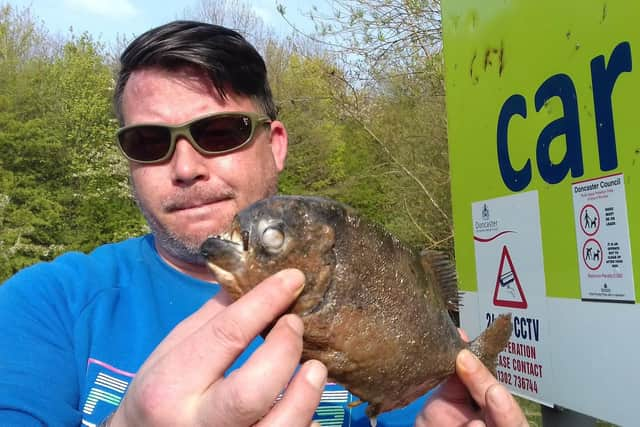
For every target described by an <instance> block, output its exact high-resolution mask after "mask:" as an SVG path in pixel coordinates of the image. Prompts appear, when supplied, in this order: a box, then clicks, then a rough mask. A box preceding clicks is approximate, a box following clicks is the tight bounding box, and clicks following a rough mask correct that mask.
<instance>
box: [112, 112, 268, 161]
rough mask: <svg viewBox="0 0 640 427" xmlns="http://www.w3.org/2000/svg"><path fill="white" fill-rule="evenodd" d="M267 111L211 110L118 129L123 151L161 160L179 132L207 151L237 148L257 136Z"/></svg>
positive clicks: (131, 155) (142, 158)
mask: <svg viewBox="0 0 640 427" xmlns="http://www.w3.org/2000/svg"><path fill="white" fill-rule="evenodd" d="M269 123H271V119H270V118H269V117H267V116H264V115H259V114H256V113H244V112H225V113H215V114H209V115H207V116H204V117H198V118H196V119H194V120H191V121H188V122H186V123H182V124H181V125H178V126H169V125H161V124H157V123H141V124H135V125H130V126H125V127H123V128H120V129H119V130H118V133H117V136H118V146H119V147H120V150H121V151H122V154H124V156H125V157H126V158H127V159H129V160H132V161H134V162H138V163H160V162H163V161H165V160H167V159H169V158H170V157H171V156H172V155H173V151H174V150H175V148H176V140H177V139H178V137H179V136H182V137H184V138H186V139H187V140H188V141H189V143H190V144H191V145H192V146H193V148H195V149H196V150H197V151H198V152H199V153H201V154H203V155H210V154H223V153H228V152H230V151H234V150H237V149H239V148H241V147H243V146H244V145H246V144H247V143H248V142H250V141H251V140H252V139H253V136H254V134H255V131H256V128H257V127H258V126H259V125H268V124H269Z"/></svg>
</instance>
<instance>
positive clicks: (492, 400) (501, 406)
mask: <svg viewBox="0 0 640 427" xmlns="http://www.w3.org/2000/svg"><path fill="white" fill-rule="evenodd" d="M486 396H487V401H488V402H489V404H490V405H491V406H493V407H494V408H495V409H497V410H498V411H500V412H506V411H508V410H509V409H510V408H511V404H512V399H511V395H510V394H509V391H508V390H507V388H506V387H505V386H503V385H501V384H495V385H492V386H491V387H489V390H487V395H486Z"/></svg>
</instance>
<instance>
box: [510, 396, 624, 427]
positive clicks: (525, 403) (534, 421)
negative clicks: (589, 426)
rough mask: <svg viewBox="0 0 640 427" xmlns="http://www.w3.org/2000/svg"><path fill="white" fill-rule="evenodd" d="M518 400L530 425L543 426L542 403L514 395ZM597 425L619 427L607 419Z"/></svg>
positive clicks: (597, 422) (599, 426) (598, 426)
mask: <svg viewBox="0 0 640 427" xmlns="http://www.w3.org/2000/svg"><path fill="white" fill-rule="evenodd" d="M514 397H515V398H516V400H517V401H518V404H519V405H520V407H521V408H522V410H523V411H524V415H525V416H526V417H527V421H528V422H529V426H530V427H543V426H542V412H541V411H540V404H538V403H536V402H532V401H531V400H527V399H523V398H520V397H518V396H514ZM596 426H597V427H617V425H616V424H611V423H608V422H606V421H600V420H598V421H596Z"/></svg>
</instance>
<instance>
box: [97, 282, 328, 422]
mask: <svg viewBox="0 0 640 427" xmlns="http://www.w3.org/2000/svg"><path fill="white" fill-rule="evenodd" d="M303 282H304V275H303V274H302V273H301V272H300V271H298V270H285V271H282V272H280V273H278V274H276V275H274V276H272V277H270V278H268V279H266V280H265V281H264V282H262V283H261V284H259V285H258V286H256V287H255V288H254V289H253V290H252V291H251V292H249V293H247V294H246V295H245V296H243V297H242V298H241V299H239V300H238V301H236V302H235V303H233V304H231V305H228V306H226V304H227V302H226V301H224V300H223V297H222V296H221V297H219V298H214V299H212V300H211V301H209V302H208V303H207V304H205V305H204V306H203V307H202V308H201V309H200V310H198V311H197V312H196V313H194V314H193V315H192V316H190V317H188V318H187V319H185V320H184V321H183V322H181V323H180V324H179V325H178V326H176V328H174V330H173V331H172V332H171V333H170V334H169V335H168V336H167V337H166V338H165V339H164V340H163V341H162V343H160V345H159V346H158V347H157V348H156V349H155V351H154V352H153V353H152V354H151V355H150V356H149V358H148V359H147V360H146V362H145V363H144V365H143V366H142V367H141V368H140V371H139V372H138V373H137V375H136V377H135V379H134V380H133V382H132V383H131V385H130V387H129V390H128V391H127V394H126V395H125V398H124V400H123V401H122V404H121V405H120V407H119V408H118V410H117V411H116V413H115V414H114V416H113V418H112V419H111V421H110V426H111V427H120V426H123V427H124V426H172V427H173V426H250V425H257V426H291V427H296V426H301V427H302V426H304V427H307V426H309V424H310V423H311V418H312V416H313V413H314V411H315V409H316V407H317V406H318V403H319V401H320V397H321V395H322V391H323V389H324V384H325V381H326V376H327V370H326V368H325V366H324V365H323V364H322V363H320V362H318V361H315V360H312V361H308V362H306V363H305V364H304V365H303V366H302V367H301V368H300V370H299V371H298V372H297V373H296V374H295V376H294V372H295V370H296V368H297V366H298V364H299V361H300V356H301V353H302V332H303V325H302V321H301V320H300V318H299V317H297V316H295V315H291V314H289V315H285V316H282V317H281V318H280V319H278V321H277V322H276V324H275V326H274V327H273V329H271V331H270V332H269V334H268V335H267V337H266V339H265V341H264V343H263V344H262V345H261V346H260V347H259V348H258V350H256V351H255V352H254V353H253V354H252V355H251V357H250V358H249V359H248V360H247V362H246V363H244V365H243V366H242V367H241V368H239V369H237V370H236V371H234V372H232V373H231V374H230V375H229V376H228V377H226V378H225V377H224V372H225V371H226V370H227V369H228V368H229V366H231V364H232V363H233V362H234V360H235V359H236V358H237V357H238V356H239V355H240V353H241V352H242V351H243V350H244V349H245V347H247V346H248V345H249V343H250V342H251V341H252V340H253V338H254V337H255V336H256V335H258V334H259V333H260V332H261V331H262V330H264V329H265V328H266V327H268V326H269V325H270V324H272V323H273V321H274V320H275V319H277V318H278V316H279V315H280V314H281V313H282V312H283V311H284V310H286V308H287V307H289V306H290V305H291V303H292V302H293V301H294V300H295V298H296V297H297V296H298V295H299V294H300V292H301V291H302V287H303ZM292 377H293V379H292ZM290 381H291V382H290ZM285 387H286V391H285V392H284V396H283V398H282V400H280V401H279V402H278V403H276V404H274V403H275V401H276V398H277V397H278V394H279V393H281V392H282V391H283V390H284V389H285Z"/></svg>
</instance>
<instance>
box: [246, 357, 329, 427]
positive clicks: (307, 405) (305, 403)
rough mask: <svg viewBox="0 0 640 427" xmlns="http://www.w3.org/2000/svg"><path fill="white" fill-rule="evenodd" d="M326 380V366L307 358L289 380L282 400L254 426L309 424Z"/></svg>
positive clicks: (301, 426)
mask: <svg viewBox="0 0 640 427" xmlns="http://www.w3.org/2000/svg"><path fill="white" fill-rule="evenodd" d="M326 381H327V368H326V367H325V366H324V365H323V364H322V363H320V362H318V361H317V360H309V361H308V362H306V363H305V364H304V365H302V367H301V368H300V371H298V373H297V374H296V376H295V377H294V379H293V381H291V384H289V386H288V387H287V390H286V391H285V393H284V396H283V398H282V400H280V401H279V402H278V403H277V404H276V406H275V407H274V408H273V410H272V411H271V412H269V414H268V415H267V416H265V417H264V418H263V419H262V420H261V421H260V422H259V423H258V424H256V426H259V427H271V426H273V427H307V426H309V423H310V422H311V418H312V417H313V414H314V412H315V410H316V408H317V407H318V404H319V403H320V398H321V397H322V392H323V390H324V385H325V383H326Z"/></svg>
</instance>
